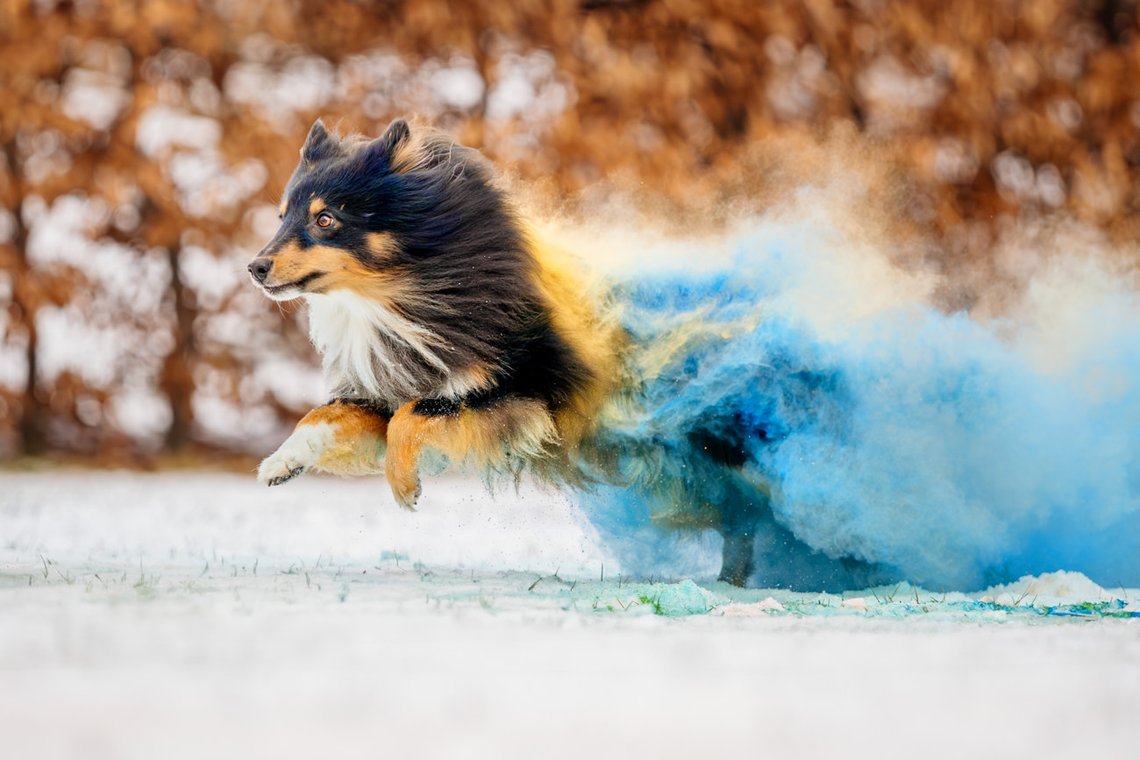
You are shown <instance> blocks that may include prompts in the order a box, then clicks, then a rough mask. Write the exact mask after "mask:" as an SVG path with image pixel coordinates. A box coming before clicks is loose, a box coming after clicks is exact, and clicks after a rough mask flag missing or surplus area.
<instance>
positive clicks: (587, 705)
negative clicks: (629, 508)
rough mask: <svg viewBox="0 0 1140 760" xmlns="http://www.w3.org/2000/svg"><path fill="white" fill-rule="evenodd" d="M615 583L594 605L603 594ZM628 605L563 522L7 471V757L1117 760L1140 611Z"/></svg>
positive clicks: (1, 535) (562, 518)
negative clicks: (1035, 759) (998, 759)
mask: <svg viewBox="0 0 1140 760" xmlns="http://www.w3.org/2000/svg"><path fill="white" fill-rule="evenodd" d="M603 573H604V580H603V579H602V577H603ZM652 580H653V581H655V582H650V579H640V580H636V581H631V580H630V579H627V578H625V577H624V576H623V575H622V574H621V572H620V568H618V567H616V566H615V564H614V563H613V561H612V560H610V559H608V558H607V556H606V553H605V550H604V548H603V547H600V546H599V545H598V543H597V539H596V537H595V536H594V534H593V532H592V531H591V530H590V528H589V526H588V525H587V524H586V523H585V522H584V521H583V520H582V519H581V517H580V516H579V515H578V514H577V513H576V511H575V509H574V508H573V507H572V506H571V505H570V504H569V503H568V502H567V501H566V500H565V499H564V498H562V497H560V496H558V495H556V494H552V493H546V492H542V491H537V490H534V489H528V488H524V489H523V490H522V492H521V493H520V494H514V493H508V494H503V495H500V496H498V497H496V498H495V499H493V500H492V499H490V498H489V497H488V496H486V495H485V494H484V493H483V492H482V491H481V490H480V489H479V487H478V486H477V485H474V484H468V483H466V482H463V481H439V480H437V481H432V482H428V483H427V484H425V498H424V499H423V500H422V502H421V508H420V511H419V512H418V513H415V514H409V513H404V512H401V511H400V510H399V509H398V508H397V507H396V506H395V505H394V504H393V503H392V501H391V497H390V496H389V495H388V491H387V488H386V487H385V484H384V483H383V482H381V481H379V480H364V481H355V482H349V481H338V480H331V479H320V478H304V479H302V480H301V481H299V482H296V483H293V484H290V485H288V486H287V487H284V488H279V489H273V490H269V489H264V488H262V487H259V486H257V485H256V484H255V483H254V481H253V478H252V476H250V477H242V476H235V475H217V474H213V475H192V474H166V475H138V474H114V473H109V474H102V473H88V472H82V473H79V472H68V473H58V472H45V473H0V683H2V684H3V688H2V689H0V737H3V738H2V744H3V746H4V749H3V751H2V755H3V757H11V758H33V757H34V758H91V759H100V758H220V757H241V758H261V757H304V758H332V757H335V758H358V757H359V758H376V757H389V756H407V757H542V758H547V757H553V758H558V757H598V756H604V757H617V756H637V757H655V758H658V757H660V758H666V757H679V758H681V757H717V756H729V755H731V756H733V757H754V756H767V755H772V756H795V757H907V758H912V757H924V758H951V757H953V758H960V757H962V756H963V754H968V756H973V757H1075V756H1081V757H1086V756H1087V757H1106V758H1116V757H1133V756H1135V754H1134V753H1135V752H1136V747H1137V746H1138V745H1140V719H1138V718H1137V716H1138V715H1140V617H1138V616H1140V591H1138V590H1134V589H1119V588H1118V589H1102V588H1100V587H1097V586H1095V585H1094V584H1092V583H1091V582H1090V581H1089V580H1087V579H1086V578H1084V577H1083V576H1079V575H1075V574H1064V573H1059V574H1054V575H1050V576H1043V577H1041V578H1038V579H1023V581H1021V582H1020V583H1017V584H1012V585H1011V586H1009V587H1003V588H996V589H990V590H987V591H984V592H978V593H976V594H970V595H962V594H943V593H941V592H930V591H924V590H921V589H915V588H911V587H909V586H906V585H903V586H899V587H893V588H881V589H868V590H866V591H864V592H857V593H847V594H844V595H842V596H836V595H821V594H805V593H801V594H794V593H790V592H784V591H775V590H768V591H765V590H755V589H753V590H738V589H733V588H730V587H727V586H724V585H723V584H717V583H715V582H712V581H710V580H709V579H701V578H697V579H694V580H696V581H697V583H696V584H694V583H693V582H692V581H686V580H681V581H680V582H677V581H676V579H670V580H668V581H663V580H659V579H652Z"/></svg>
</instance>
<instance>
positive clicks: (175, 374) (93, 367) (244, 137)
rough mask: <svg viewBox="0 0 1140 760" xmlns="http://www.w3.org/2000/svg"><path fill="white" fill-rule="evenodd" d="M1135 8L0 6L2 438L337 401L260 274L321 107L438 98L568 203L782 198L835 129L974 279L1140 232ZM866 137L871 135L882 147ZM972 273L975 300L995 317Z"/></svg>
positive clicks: (132, 432)
mask: <svg viewBox="0 0 1140 760" xmlns="http://www.w3.org/2000/svg"><path fill="white" fill-rule="evenodd" d="M1138 12H1140V9H1138V2H1136V1H1135V0H1100V1H1099V2H1095V1H1094V2H1079V1H1077V0H1069V1H1064V0H1033V1H1027V2H1013V1H1012V0H957V1H956V2H953V3H945V2H938V1H937V0H899V1H898V2H888V1H887V0H847V1H846V2H840V1H839V0H804V1H803V2H799V1H797V2H791V1H790V0H789V1H787V2H770V3H756V2H750V1H748V0H641V1H639V0H609V1H607V0H543V2H538V1H537V0H518V1H517V2H511V3H504V2H497V1H495V0H469V1H467V2H455V3H447V2H442V1H440V0H417V1H414V2H412V1H409V2H400V1H398V0H388V1H384V2H365V1H363V0H326V1H323V2H317V1H316V0H292V1H291V2H278V3H255V2H243V1H242V0H198V1H197V2H193V1H192V0H116V1H114V2H112V1H111V0H105V1H103V2H100V1H99V0H82V1H79V0H76V1H75V2H54V1H53V0H0V149H2V150H0V457H2V458H11V457H17V456H20V455H23V454H36V455H61V454H77V455H92V454H98V455H99V456H101V457H102V458H104V459H109V460H115V461H124V462H135V463H146V462H148V461H151V460H153V458H154V456H155V455H158V454H162V453H167V452H190V453H191V454H194V455H202V454H204V453H209V452H212V451H223V452H224V451H247V450H253V449H264V448H266V447H268V446H269V444H270V443H271V441H272V439H273V438H274V437H275V436H278V435H280V433H281V431H282V428H283V426H285V425H287V424H289V423H290V422H291V421H292V419H294V418H295V417H296V416H297V415H299V414H300V413H302V412H303V411H304V410H305V409H306V408H307V406H308V405H309V404H311V403H312V402H314V401H317V400H320V399H321V396H322V388H321V383H320V379H319V376H318V373H317V372H316V370H315V358H314V357H313V356H312V351H311V349H310V348H309V347H308V343H307V340H306V338H305V337H304V331H303V324H301V323H300V320H302V319H303V315H301V314H300V313H298V312H297V310H296V309H294V308H290V307H285V309H284V311H285V313H286V316H287V318H286V319H282V316H281V314H280V313H279V311H278V307H277V306H275V305H273V304H271V303H269V302H268V301H266V300H265V299H263V298H262V297H261V296H259V295H258V294H257V293H255V292H254V291H253V289H252V288H250V287H249V286H248V283H247V282H246V278H245V273H244V266H245V263H246V262H247V261H248V259H249V258H251V257H252V255H253V253H254V252H256V251H257V250H258V249H259V248H260V246H261V244H262V242H263V241H264V240H266V239H268V238H269V237H270V235H271V234H272V231H273V229H274V227H275V225H276V212H275V207H276V201H277V196H276V193H277V192H279V190H280V188H281V187H282V186H283V184H284V182H285V180H286V179H287V177H288V174H289V172H290V171H291V170H292V166H293V163H294V161H295V157H296V150H297V146H298V145H299V144H300V141H301V139H302V138H303V136H304V133H305V130H306V129H307V127H308V125H309V124H310V123H311V121H312V119H313V118H315V117H316V116H318V115H319V116H323V117H325V118H326V120H327V121H329V122H331V123H333V124H339V125H340V128H341V129H342V130H344V131H350V130H358V131H363V132H367V133H376V132H378V131H379V130H380V129H382V128H383V126H384V125H385V124H386V123H387V122H388V121H389V120H390V119H391V118H393V117H395V116H397V115H403V114H407V113H416V114H419V115H421V116H422V117H423V118H425V119H427V120H430V121H432V122H434V123H436V124H437V125H439V126H441V127H443V128H445V129H448V130H451V131H452V132H454V133H455V134H456V135H457V136H458V137H459V138H460V139H461V140H463V141H465V142H467V143H469V144H473V145H476V146H478V147H480V148H482V149H483V150H484V151H485V152H486V153H487V154H488V155H489V156H490V157H491V158H493V159H494V160H496V161H497V162H499V163H500V164H501V165H503V166H504V167H506V168H508V169H509V170H510V171H512V172H514V173H515V174H517V175H518V176H519V177H521V178H522V179H524V180H531V181H533V182H534V184H535V186H537V187H539V188H540V189H541V191H542V192H544V193H546V194H548V195H549V196H550V197H551V198H554V199H560V200H562V201H567V200H569V201H572V202H581V199H583V198H584V197H588V195H589V192H590V191H591V190H592V189H596V188H598V187H602V186H605V187H613V188H618V189H623V188H624V189H625V190H627V191H629V192H630V193H633V194H635V195H636V194H637V193H638V192H641V191H640V190H639V188H642V187H649V188H652V193H653V196H654V200H655V202H657V203H665V204H669V205H670V206H671V208H674V209H676V210H678V212H681V213H682V215H683V212H684V211H685V210H686V209H690V210H691V209H708V208H710V207H714V206H715V204H716V203H718V202H720V201H734V202H739V201H740V200H741V199H743V200H744V201H745V202H747V201H748V200H749V198H750V197H753V196H754V199H755V198H759V197H761V195H762V193H760V192H759V191H758V190H757V188H759V187H761V186H762V185H763V183H764V181H765V179H766V175H765V172H766V171H770V170H771V169H772V167H773V166H774V164H773V163H772V162H771V160H770V159H771V157H770V156H766V154H765V153H764V146H771V145H780V144H781V143H780V141H781V140H787V139H789V138H791V137H799V138H801V139H815V138H825V137H826V136H827V135H828V134H829V133H830V132H831V131H833V130H834V129H835V128H836V125H841V126H840V127H839V128H840V129H841V130H845V131H846V132H848V133H857V134H858V135H860V136H861V137H860V138H859V139H861V140H864V141H865V144H867V145H871V146H875V149H876V150H879V151H881V152H882V156H883V160H884V161H887V162H889V164H890V168H891V177H892V182H893V187H894V190H895V192H897V193H898V194H899V195H900V196H901V197H905V198H906V203H904V204H902V206H901V209H902V212H903V214H904V215H905V216H906V217H907V218H906V220H905V221H906V222H907V224H910V225H913V227H914V228H915V229H918V230H921V231H922V232H923V234H924V235H925V236H926V239H927V240H928V241H930V242H929V243H928V244H927V245H926V246H925V247H924V249H923V254H922V255H923V256H924V257H926V258H927V259H928V260H930V261H932V262H933V263H934V264H935V265H937V266H939V267H940V268H942V269H943V270H944V271H949V272H953V271H955V270H956V269H957V268H960V267H964V265H965V263H966V262H969V263H970V264H971V265H977V264H980V265H981V266H982V267H983V269H984V267H985V265H986V262H987V261H989V260H990V258H991V257H992V256H993V251H994V248H995V245H996V243H997V241H998V240H1000V236H1001V234H1002V230H1003V226H1008V225H1009V224H1010V223H1011V222H1012V221H1013V220H1017V219H1024V218H1037V217H1040V216H1042V215H1063V216H1066V217H1073V218H1076V219H1079V220H1081V221H1083V222H1085V223H1087V224H1088V225H1090V226H1092V227H1094V228H1096V229H1099V230H1101V231H1103V233H1104V234H1105V235H1107V236H1109V237H1111V238H1114V239H1116V240H1118V241H1134V240H1135V239H1136V238H1137V236H1138V233H1140V187H1138V185H1137V167H1138V166H1140V136H1138V135H1140V27H1138ZM860 144H863V143H860ZM969 305H970V293H969V288H968V286H965V287H964V288H963V289H962V290H961V291H960V292H959V293H958V294H957V296H956V300H955V301H954V303H952V304H950V306H953V307H969Z"/></svg>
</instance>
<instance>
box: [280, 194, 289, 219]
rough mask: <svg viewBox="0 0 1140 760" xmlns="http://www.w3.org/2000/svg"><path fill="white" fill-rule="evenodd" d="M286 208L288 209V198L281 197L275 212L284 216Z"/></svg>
mask: <svg viewBox="0 0 1140 760" xmlns="http://www.w3.org/2000/svg"><path fill="white" fill-rule="evenodd" d="M288 210H289V199H288V198H282V199H281V205H280V206H278V207H277V212H278V213H279V214H281V216H285V212H286V211H288Z"/></svg>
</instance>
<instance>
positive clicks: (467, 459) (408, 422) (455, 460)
mask: <svg viewBox="0 0 1140 760" xmlns="http://www.w3.org/2000/svg"><path fill="white" fill-rule="evenodd" d="M557 440H558V432H557V429H556V428H555V425H554V420H553V418H552V417H551V416H550V411H549V410H548V409H547V407H546V405H545V404H544V403H543V402H541V401H539V400H537V399H533V398H521V397H518V396H507V397H504V398H501V399H499V400H498V401H495V402H493V403H490V404H487V405H485V406H481V407H479V408H471V407H469V406H466V405H465V404H462V403H460V402H458V401H452V400H448V399H420V400H419V401H412V402H409V403H407V404H404V405H403V406H401V407H400V408H399V409H397V410H396V412H395V414H393V415H392V419H391V422H390V423H389V425H388V454H387V456H386V457H385V459H384V472H385V474H386V475H387V477H388V486H389V487H390V488H391V489H392V495H393V496H394V497H396V502H397V503H398V504H399V505H400V506H401V507H404V508H405V509H413V508H414V507H415V504H416V499H418V498H419V495H420V475H419V461H420V456H421V454H423V452H424V450H426V449H431V450H433V451H435V452H436V453H439V454H442V455H443V457H444V458H445V459H446V460H447V461H449V462H451V463H452V464H460V463H466V464H470V465H473V466H475V467H476V468H479V469H489V470H492V471H500V472H506V471H508V470H510V469H512V466H513V464H514V463H522V462H523V461H531V460H535V459H539V458H542V457H544V456H546V455H547V454H548V453H549V451H550V448H551V447H552V446H553V445H554V444H555V443H556V442H557Z"/></svg>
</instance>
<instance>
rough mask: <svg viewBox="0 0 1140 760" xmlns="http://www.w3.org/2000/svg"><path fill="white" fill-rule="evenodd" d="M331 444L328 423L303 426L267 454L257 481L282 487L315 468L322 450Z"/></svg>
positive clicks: (258, 471) (258, 470) (259, 469)
mask: <svg viewBox="0 0 1140 760" xmlns="http://www.w3.org/2000/svg"><path fill="white" fill-rule="evenodd" d="M331 443H332V428H331V427H329V426H328V425H302V426H300V427H298V428H297V429H296V430H295V431H293V434H292V435H291V436H289V437H288V438H286V439H285V442H284V443H282V444H281V446H280V447H279V448H278V449H277V451H274V452H273V453H272V454H270V455H269V456H267V457H266V458H265V459H264V460H262V462H261V466H260V467H258V468H257V480H258V482H259V483H264V484H266V485H267V486H279V485H281V484H282V483H285V482H288V481H290V480H292V479H293V478H295V477H297V476H298V475H300V474H301V473H303V472H304V471H305V470H307V469H309V468H310V467H313V466H314V465H316V464H317V462H318V461H319V459H320V456H321V453H322V452H323V451H325V450H326V449H327V448H328V447H329V445H330V444H331Z"/></svg>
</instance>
